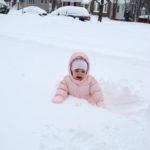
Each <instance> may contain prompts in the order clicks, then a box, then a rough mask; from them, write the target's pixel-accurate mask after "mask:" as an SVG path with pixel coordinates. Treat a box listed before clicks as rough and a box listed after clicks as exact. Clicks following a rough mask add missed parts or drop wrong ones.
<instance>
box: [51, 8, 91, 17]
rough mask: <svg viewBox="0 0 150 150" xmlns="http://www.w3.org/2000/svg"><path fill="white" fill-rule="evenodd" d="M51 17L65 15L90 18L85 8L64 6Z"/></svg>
mask: <svg viewBox="0 0 150 150" xmlns="http://www.w3.org/2000/svg"><path fill="white" fill-rule="evenodd" d="M51 15H64V16H67V15H68V16H69V15H71V16H90V14H89V13H88V11H87V10H86V9H85V8H84V7H77V6H63V7H60V8H58V9H56V10H55V11H53V12H52V13H51Z"/></svg>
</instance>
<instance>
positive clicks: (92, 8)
mask: <svg viewBox="0 0 150 150" xmlns="http://www.w3.org/2000/svg"><path fill="white" fill-rule="evenodd" d="M61 1H62V6H81V7H85V8H86V9H87V10H88V11H89V12H90V13H91V14H94V15H98V12H99V7H98V3H97V2H96V1H95V0H61ZM110 9H111V1H110V0H107V1H106V0H104V7H103V16H105V17H106V16H107V17H110V12H111V10H110Z"/></svg>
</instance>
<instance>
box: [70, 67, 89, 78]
mask: <svg viewBox="0 0 150 150" xmlns="http://www.w3.org/2000/svg"><path fill="white" fill-rule="evenodd" d="M72 76H73V78H74V79H75V80H79V81H81V80H83V79H84V78H85V76H86V71H85V70H83V69H75V70H73V71H72Z"/></svg>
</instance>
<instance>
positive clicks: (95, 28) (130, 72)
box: [0, 10, 150, 150]
mask: <svg viewBox="0 0 150 150" xmlns="http://www.w3.org/2000/svg"><path fill="white" fill-rule="evenodd" d="M0 20H1V27H0V68H1V69H0V91H1V94H0V122H1V125H0V149H1V150H20V149H21V150H101V149H102V150H141V149H142V150H149V147H150V143H149V138H150V129H149V125H150V115H149V114H150V101H149V95H150V94H149V89H150V80H149V75H150V70H149V68H150V51H149V50H150V45H149V41H150V36H149V35H150V28H149V25H148V24H143V23H132V22H119V21H112V20H109V19H103V22H102V23H100V22H98V21H97V17H94V16H92V18H91V21H89V22H82V21H79V20H78V19H73V18H69V17H63V16H61V17H57V16H51V15H48V16H45V17H40V16H36V15H33V16H31V15H28V14H26V15H21V14H20V13H18V12H17V11H16V12H15V10H14V11H12V10H11V11H10V12H9V14H8V15H3V14H0ZM76 51H83V52H85V53H86V54H87V55H88V56H89V59H90V62H91V70H90V72H91V74H92V75H93V76H95V78H96V79H97V80H98V81H99V82H100V85H101V88H102V90H103V93H104V97H105V105H106V108H98V107H96V106H91V105H90V104H88V103H87V102H86V101H85V100H81V99H77V98H75V97H72V96H70V97H69V98H68V99H67V100H66V101H65V102H64V103H63V104H60V105H57V104H53V103H51V99H52V97H53V96H54V93H55V91H56V88H57V85H58V84H59V82H60V80H61V79H62V78H63V77H64V76H65V75H66V74H67V73H68V70H67V66H68V61H69V58H70V56H71V55H72V54H73V53H74V52H76Z"/></svg>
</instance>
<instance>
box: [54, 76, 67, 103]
mask: <svg viewBox="0 0 150 150" xmlns="http://www.w3.org/2000/svg"><path fill="white" fill-rule="evenodd" d="M67 96H68V88H67V83H66V81H65V78H64V80H62V81H61V82H60V84H59V86H58V88H57V91H56V94H55V96H54V98H53V99H52V101H53V102H54V103H62V102H63V101H64V100H65V99H66V98H67Z"/></svg>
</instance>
